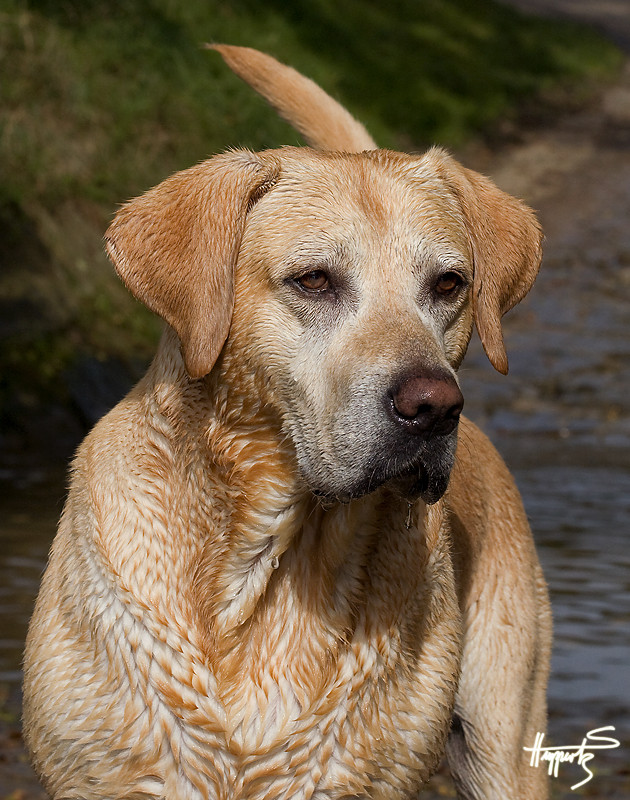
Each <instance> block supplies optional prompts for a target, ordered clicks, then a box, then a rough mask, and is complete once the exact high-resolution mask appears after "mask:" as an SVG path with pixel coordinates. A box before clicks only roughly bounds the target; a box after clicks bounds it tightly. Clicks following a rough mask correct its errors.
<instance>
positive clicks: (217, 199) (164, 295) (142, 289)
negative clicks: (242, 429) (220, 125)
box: [105, 152, 279, 378]
mask: <svg viewBox="0 0 630 800" xmlns="http://www.w3.org/2000/svg"><path fill="white" fill-rule="evenodd" d="M278 172H279V163H278V161H277V160H276V159H274V158H273V157H272V156H270V155H264V156H258V155H254V154H253V153H248V152H235V153H226V154H224V155H220V156H216V157H215V158H212V159H210V160H209V161H205V162H203V163H202V164H198V165H197V166H195V167H191V168H190V169H187V170H185V171H183V172H178V173H177V174H175V175H173V176H172V177H170V178H168V179H167V180H165V181H164V182H163V183H161V184H159V186H156V187H155V188H154V189H151V190H150V191H148V192H147V193H146V194H144V195H142V196H141V197H138V198H136V199H135V200H132V201H131V202H130V203H128V204H127V205H125V206H123V208H122V209H121V210H120V211H119V212H118V213H117V214H116V216H115V218H114V221H113V222H112V224H111V225H110V227H109V230H108V231H107V233H106V236H105V241H106V246H107V252H108V254H109V257H110V258H111V260H112V262H113V264H114V266H115V267H116V270H117V272H118V274H119V275H120V277H121V278H122V280H123V281H124V283H125V285H126V286H127V288H128V289H129V290H130V291H131V292H132V293H133V294H134V295H135V296H136V297H137V298H138V299H139V300H141V301H142V302H143V303H144V304H145V305H147V306H148V307H149V308H150V309H151V310H152V311H155V312H156V313H157V314H159V315H160V316H161V317H163V318H164V319H165V320H166V322H168V324H169V325H171V326H172V327H173V328H174V329H175V331H176V332H177V335H178V336H179V339H180V342H181V345H182V353H183V356H184V363H185V364H186V369H187V371H188V373H189V375H190V376H191V377H193V378H200V377H202V376H203V375H206V374H207V373H208V372H210V370H211V369H212V367H213V365H214V362H215V361H216V359H217V358H218V356H219V353H220V352H221V348H222V347H223V344H224V342H225V340H226V338H227V335H228V331H229V329H230V323H231V320H232V310H233V306H234V265H235V263H236V259H237V256H238V250H239V247H240V242H241V237H242V234H243V229H244V226H245V217H246V214H247V210H248V206H249V204H250V203H251V202H253V200H254V199H255V198H257V197H258V196H259V195H260V194H261V193H262V192H264V191H266V190H267V189H268V188H270V187H271V185H272V184H273V183H274V181H275V179H276V178H277V175H278Z"/></svg>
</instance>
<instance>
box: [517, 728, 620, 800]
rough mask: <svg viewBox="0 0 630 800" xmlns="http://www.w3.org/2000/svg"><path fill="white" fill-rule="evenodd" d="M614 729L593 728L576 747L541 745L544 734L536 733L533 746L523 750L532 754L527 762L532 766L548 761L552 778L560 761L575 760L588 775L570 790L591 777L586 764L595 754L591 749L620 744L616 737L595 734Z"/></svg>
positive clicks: (556, 772) (578, 786)
mask: <svg viewBox="0 0 630 800" xmlns="http://www.w3.org/2000/svg"><path fill="white" fill-rule="evenodd" d="M614 730H615V728H614V726H613V725H607V726H606V727H605V728H594V729H593V730H592V731H589V732H588V733H587V734H586V736H585V737H584V738H583V739H582V744H580V745H578V746H577V747H543V746H542V743H543V740H544V738H545V734H544V733H537V734H536V740H535V742H534V746H533V747H524V748H523V750H527V752H529V753H531V754H532V757H531V760H530V762H529V763H530V766H532V767H537V766H538V765H539V764H540V762H541V761H548V762H549V767H548V770H549V775H553V776H554V778H557V777H558V767H559V766H560V764H561V763H563V762H565V761H568V762H569V763H570V764H573V762H574V761H577V764H578V766H580V767H582V769H583V770H584V771H585V772H587V773H588V775H587V776H586V778H584V780H583V781H580V783H576V784H575V785H574V786H572V787H571V791H573V790H574V789H579V788H580V786H584V784H585V783H588V782H589V781H590V779H591V778H592V777H593V773H592V772H591V771H590V769H589V768H588V767H587V766H586V765H587V764H588V762H589V761H591V759H593V758H594V756H595V753H593V752H591V751H592V750H611V749H613V748H615V747H620V746H621V742H619V741H618V740H617V739H613V738H612V737H611V736H598V735H597V734H599V733H604V731H614ZM591 742H599V744H590V743H591ZM587 745H588V746H587Z"/></svg>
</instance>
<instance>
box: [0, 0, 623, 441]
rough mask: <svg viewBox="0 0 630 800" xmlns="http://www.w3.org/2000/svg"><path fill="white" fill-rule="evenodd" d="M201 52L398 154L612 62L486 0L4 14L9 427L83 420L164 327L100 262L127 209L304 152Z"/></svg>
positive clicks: (257, 3)
mask: <svg viewBox="0 0 630 800" xmlns="http://www.w3.org/2000/svg"><path fill="white" fill-rule="evenodd" d="M204 41H226V42H230V43H234V44H247V45H251V46H254V47H258V48H260V49H263V50H266V51H268V52H271V53H273V54H274V55H276V56H277V57H278V58H280V59H281V60H283V61H286V62H289V63H291V64H293V65H294V66H295V67H297V68H298V69H300V70H301V71H303V72H305V73H306V74H308V75H310V76H311V77H313V78H314V79H315V80H317V81H318V82H319V83H321V84H322V85H323V86H324V87H325V88H326V89H327V90H328V91H330V92H332V93H333V94H334V95H335V96H337V97H338V98H340V99H341V100H342V102H343V103H344V104H346V105H347V106H348V107H349V108H350V109H351V110H352V111H353V113H355V115H356V116H358V117H359V118H360V119H362V120H363V121H364V122H365V123H366V124H367V126H368V128H369V129H370V130H371V132H372V133H373V134H374V135H375V137H376V138H377V140H378V141H379V142H380V143H382V144H383V145H384V146H389V147H394V148H398V149H421V148H424V147H425V146H426V145H427V144H430V143H433V142H439V143H442V144H445V145H447V146H457V145H458V144H460V143H461V142H463V141H464V140H465V139H466V138H468V137H470V136H471V135H474V134H476V133H478V132H480V131H483V130H484V129H487V127H488V126H490V125H492V123H493V121H495V120H496V119H498V118H500V117H504V116H509V115H511V114H514V113H515V112H516V110H517V109H518V108H519V107H520V105H521V104H522V103H523V102H524V101H525V100H527V98H531V97H533V96H540V95H541V94H546V93H548V92H549V91H551V90H554V91H555V90H556V89H557V87H559V86H565V87H566V86H570V87H573V89H574V90H577V91H584V90H585V88H584V87H585V86H587V85H588V83H589V82H590V81H592V80H597V79H599V78H601V77H603V76H605V75H607V74H610V73H611V72H613V71H614V70H615V68H616V66H617V65H618V63H619V55H618V53H617V52H616V51H615V50H614V48H613V47H612V46H611V45H609V44H607V43H606V42H604V41H603V40H601V39H600V38H598V37H597V36H596V35H594V34H592V33H590V32H588V31H585V30H583V29H581V28H578V27H574V26H571V25H567V24H559V23H558V24H556V23H552V22H549V21H538V20H534V19H530V18H525V17H522V16H520V15H519V14H517V13H516V12H514V11H512V10H510V9H508V8H505V7H503V6H501V5H498V4H496V3H494V2H490V0H477V1H476V2H475V3H470V2H469V0H448V2H447V1H446V0H423V2H417V0H390V2H388V3H384V2H378V1H377V0H348V2H345V3H343V4H342V5H341V6H340V5H339V4H338V3H333V2H332V0H293V2H291V3H286V2H281V0H223V2H220V0H188V2H186V3H179V2H175V0H136V1H135V2H125V0H112V2H108V3H103V2H100V0H99V2H96V1H95V0H31V2H25V1H24V0H23V1H22V2H10V0H2V2H0V58H1V60H2V64H3V68H2V75H3V77H2V80H1V81H0V175H2V180H1V181H0V337H1V338H0V348H1V349H0V402H2V410H1V411H0V424H4V425H5V427H6V426H8V425H13V426H15V424H16V421H17V424H18V425H19V424H23V420H24V419H26V418H27V417H29V416H31V415H32V411H33V409H34V408H36V407H41V406H45V405H46V404H50V403H51V402H54V403H57V404H59V405H61V406H67V405H68V404H72V403H74V405H75V406H76V407H78V408H79V410H80V414H83V416H84V417H86V421H89V417H90V412H89V410H87V411H86V409H85V408H84V406H85V403H84V402H82V401H81V399H80V398H79V399H77V394H76V393H77V391H78V392H79V394H80V391H81V390H80V386H81V384H82V381H84V378H85V372H84V371H82V368H81V367H80V365H81V363H84V361H85V359H86V358H88V356H89V359H91V360H94V359H95V360H96V361H97V362H102V363H106V362H111V360H112V359H114V360H116V361H117V362H120V363H121V364H126V365H127V366H128V367H129V373H130V374H132V373H133V372H134V369H135V363H136V361H137V360H139V361H142V360H144V359H146V358H148V356H149V354H150V352H151V350H152V348H153V346H154V342H155V339H156V336H157V332H158V330H159V325H158V324H157V323H156V321H155V320H154V319H153V318H152V317H150V316H149V315H148V313H146V312H144V310H142V309H141V308H140V307H139V306H138V305H137V304H136V303H135V302H134V301H133V300H132V299H131V298H129V296H128V295H127V293H126V292H125V291H124V290H123V289H122V287H121V286H120V285H119V283H118V281H117V279H116V278H115V277H114V275H113V271H112V269H111V267H110V266H109V264H108V262H107V260H106V259H105V257H104V255H103V252H102V246H101V237H102V234H103V232H104V230H105V228H106V226H107V224H108V220H109V219H110V218H111V214H112V213H113V211H114V209H115V207H116V205H117V204H118V203H119V202H121V201H123V200H124V199H126V198H128V197H130V196H133V195H135V194H138V193H140V192H142V191H143V190H145V189H146V188H148V187H149V186H151V185H153V184H155V183H157V182H158V181H160V180H161V179H162V178H164V177H165V176H166V175H168V174H169V173H171V172H173V171H174V170H177V169H181V168H184V167H186V166H189V165H190V164H192V163H194V162H196V161H198V160H200V159H203V158H205V157H207V156H209V155H211V154H213V153H215V152H218V151H221V150H222V149H224V148H225V147H227V146H231V145H246V146H249V147H252V148H255V149H259V148H264V147H270V146H276V145H279V144H286V143H289V144H291V143H296V142H297V141H298V137H297V135H296V134H295V133H293V132H292V131H291V130H289V129H288V128H287V126H285V125H284V123H282V122H280V121H279V120H277V119H276V118H275V116H274V114H273V113H272V112H270V111H269V110H268V109H267V107H266V106H265V105H264V103H263V102H262V101H261V100H260V99H259V98H257V97H256V96H255V95H253V93H252V92H251V91H249V90H248V89H247V88H246V87H244V86H243V85H242V84H241V83H240V82H239V81H238V79H236V78H235V77H234V76H233V75H231V74H230V73H229V71H228V70H227V68H226V67H225V66H224V65H223V64H222V62H221V60H220V59H219V57H218V56H217V55H216V54H213V53H210V52H208V51H205V50H203V49H201V47H200V44H201V43H202V42H204ZM77 365H79V367H77ZM73 387H74V388H73ZM76 387H79V388H78V389H77V388H76ZM81 409H82V410H81ZM21 421H22V422H21Z"/></svg>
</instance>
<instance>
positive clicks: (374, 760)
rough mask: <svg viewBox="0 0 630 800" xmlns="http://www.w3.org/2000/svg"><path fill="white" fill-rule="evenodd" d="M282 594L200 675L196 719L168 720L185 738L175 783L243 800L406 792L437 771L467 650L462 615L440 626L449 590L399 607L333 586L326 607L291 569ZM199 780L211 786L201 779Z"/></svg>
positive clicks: (194, 793) (375, 595)
mask: <svg viewBox="0 0 630 800" xmlns="http://www.w3.org/2000/svg"><path fill="white" fill-rule="evenodd" d="M422 577H423V576H422V575H420V576H418V575H416V582H418V578H420V582H419V585H420V586H422V585H423V584H424V581H423V580H422ZM301 585H302V584H301ZM270 594H271V597H270V600H271V601H272V602H269V603H268V604H265V606H264V608H263V610H262V611H261V612H260V613H259V614H258V616H256V617H255V618H254V619H252V621H251V623H250V624H249V625H248V626H245V627H244V628H243V630H241V631H240V632H239V637H238V638H237V639H236V640H235V642H234V646H233V647H232V648H229V649H228V651H226V653H225V654H224V656H223V658H222V659H221V660H218V661H217V662H216V663H215V664H214V667H213V669H212V670H209V671H208V674H207V675H205V676H203V680H201V679H200V677H199V676H197V678H196V679H195V681H193V685H192V686H190V687H189V689H192V690H193V691H196V692H197V698H196V700H195V701H194V702H195V703H196V705H197V709H196V713H192V714H191V713H190V712H189V711H188V710H185V709H184V712H183V713H182V714H181V721H180V725H181V726H182V729H180V726H178V727H177V728H176V729H175V730H174V731H173V729H171V730H166V734H167V736H169V737H172V736H173V734H175V736H176V737H177V745H176V748H175V749H173V748H172V746H171V745H170V743H169V748H168V749H169V750H170V751H171V752H172V753H173V758H174V759H175V760H176V762H177V770H168V771H167V774H169V775H171V776H173V775H175V774H177V776H178V778H177V781H178V784H177V786H174V787H173V789H172V790H170V789H169V791H173V792H175V795H176V796H182V797H184V796H185V797H191V798H197V797H206V796H207V797H214V796H220V797H226V798H230V800H241V798H243V800H244V798H248V800H252V798H259V797H260V798H264V797H269V798H271V797H273V798H278V797H285V796H286V797H291V798H310V797H320V796H321V797H327V798H330V797H345V796H374V795H378V794H379V793H380V792H382V791H385V792H386V793H388V795H389V796H391V797H395V796H397V794H398V792H401V793H405V794H406V792H407V791H408V790H409V787H410V786H413V785H416V784H418V783H419V782H420V781H422V780H424V779H426V778H427V777H428V775H429V774H430V772H431V771H432V770H433V768H434V766H435V761H436V759H437V758H438V757H439V754H440V753H441V751H442V747H443V740H444V736H445V733H446V730H447V727H448V722H449V720H450V713H451V707H452V703H453V697H454V690H455V682H456V672H457V662H458V639H457V635H456V630H455V628H456V626H455V627H453V624H452V620H451V621H450V622H449V623H448V624H446V625H445V626H443V627H442V628H440V626H439V625H438V626H435V625H434V624H433V625H429V626H427V625H426V622H427V612H429V613H430V608H429V606H431V605H432V603H433V602H434V600H436V598H434V597H424V595H423V592H422V591H419V592H418V593H416V594H415V595H414V596H413V597H408V598H406V600H403V601H402V602H401V603H400V604H399V606H398V608H397V609H396V607H395V605H394V610H392V600H391V597H389V596H384V595H382V594H381V593H380V590H379V589H378V587H374V588H373V592H372V594H371V596H370V601H369V602H365V601H364V602H362V603H361V604H359V606H356V607H354V608H353V609H352V610H350V609H349V608H345V609H344V608H336V610H334V609H335V604H331V602H330V598H329V597H328V598H326V602H325V603H324V606H325V607H326V609H328V610H327V612H326V613H324V612H323V610H322V608H321V607H320V605H319V603H318V599H317V598H316V597H311V598H308V597H306V596H305V595H304V593H303V592H302V591H296V589H295V583H294V582H292V581H289V580H285V581H284V582H283V581H282V580H278V581H277V583H276V585H275V587H272V588H271V589H270ZM443 600H444V598H441V599H440V598H437V601H438V602H440V603H443ZM447 600H450V598H447ZM425 601H426V602H425ZM447 605H448V603H447ZM425 606H426V607H425ZM384 608H387V609H388V614H384V612H383V609H384ZM331 609H333V610H331ZM296 612H299V613H296ZM425 628H426V629H425ZM195 684H196V685H195ZM189 689H187V690H186V692H182V696H183V695H185V694H186V693H187V692H188V691H189ZM188 705H189V706H190V701H188ZM178 716H180V714H179V713H178ZM204 717H205V718H204ZM182 733H183V735H182ZM171 780H172V778H171ZM199 781H200V782H201V784H200V785H201V786H204V787H206V788H205V789H202V790H199V789H195V784H196V783H198V782H199ZM379 787H380V788H379ZM165 796H171V795H170V794H169V793H168V791H167V793H166V795H165Z"/></svg>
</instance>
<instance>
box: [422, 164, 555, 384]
mask: <svg viewBox="0 0 630 800" xmlns="http://www.w3.org/2000/svg"><path fill="white" fill-rule="evenodd" d="M432 155H433V157H436V156H437V160H438V161H439V162H440V163H441V167H442V170H441V172H442V177H443V178H444V180H445V181H446V182H447V184H448V185H449V186H450V188H451V189H452V190H453V191H454V192H455V194H456V195H457V197H458V199H459V202H460V205H461V208H462V212H463V214H464V218H465V220H466V226H467V228H468V235H469V237H470V243H471V249H472V254H473V259H474V279H473V313H474V319H475V325H476V327H477V332H478V333H479V338H480V339H481V343H482V345H483V349H484V350H485V352H486V355H487V356H488V358H489V359H490V363H491V364H492V366H493V367H494V368H495V369H496V370H498V371H499V372H502V373H503V374H504V375H505V374H506V373H507V371H508V359H507V354H506V352H505V346H504V344H503V333H502V331H501V317H502V316H503V315H504V314H505V313H506V312H507V311H509V310H510V309H511V308H512V307H513V306H515V305H516V304H517V303H518V302H519V301H520V300H522V299H523V297H525V295H526V294H527V292H528V291H529V290H530V289H531V287H532V285H533V283H534V281H535V279H536V275H537V274H538V270H539V268H540V261H541V258H542V238H543V237H542V231H541V229H540V225H539V224H538V221H537V219H536V216H535V215H534V212H533V211H532V210H531V209H530V208H528V207H527V206H526V205H525V204H524V203H522V202H521V201H520V200H517V199H516V198H515V197H512V196H511V195H509V194H506V193H505V192H503V191H501V190H500V189H498V188H497V187H496V186H495V185H494V183H493V182H492V181H491V180H489V179H488V178H486V177H484V176H483V175H480V174H479V173H477V172H473V171H472V170H469V169H466V168H464V167H462V166H461V165H460V164H458V163H457V162H456V161H455V160H454V159H452V158H451V157H450V156H448V155H447V154H446V153H443V152H441V151H438V152H437V153H436V152H435V151H433V154H432Z"/></svg>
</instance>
